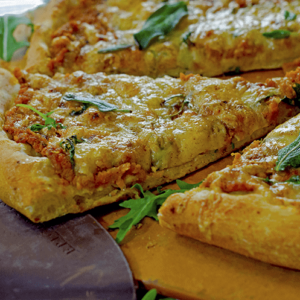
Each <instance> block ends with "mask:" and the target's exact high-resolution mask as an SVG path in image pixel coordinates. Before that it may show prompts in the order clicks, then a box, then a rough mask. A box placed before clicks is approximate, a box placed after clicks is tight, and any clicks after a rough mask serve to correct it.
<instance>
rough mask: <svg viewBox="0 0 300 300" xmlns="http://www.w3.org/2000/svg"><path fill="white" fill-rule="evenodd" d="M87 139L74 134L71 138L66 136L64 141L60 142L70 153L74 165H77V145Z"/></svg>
mask: <svg viewBox="0 0 300 300" xmlns="http://www.w3.org/2000/svg"><path fill="white" fill-rule="evenodd" d="M86 141H87V140H86V139H83V138H81V139H80V140H79V139H78V138H77V135H72V136H71V137H69V138H66V139H65V140H64V141H62V142H60V143H59V145H60V146H61V147H62V148H63V149H64V151H65V152H67V153H69V154H70V161H71V164H72V167H73V168H74V167H75V161H74V155H75V145H76V144H80V143H84V142H86Z"/></svg>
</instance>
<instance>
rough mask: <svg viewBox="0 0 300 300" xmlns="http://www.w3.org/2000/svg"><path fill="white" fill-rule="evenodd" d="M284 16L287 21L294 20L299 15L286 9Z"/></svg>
mask: <svg viewBox="0 0 300 300" xmlns="http://www.w3.org/2000/svg"><path fill="white" fill-rule="evenodd" d="M284 18H285V19H286V20H287V21H294V20H295V19H296V18H297V15H296V14H294V13H293V12H289V11H287V10H286V11H285V12H284Z"/></svg>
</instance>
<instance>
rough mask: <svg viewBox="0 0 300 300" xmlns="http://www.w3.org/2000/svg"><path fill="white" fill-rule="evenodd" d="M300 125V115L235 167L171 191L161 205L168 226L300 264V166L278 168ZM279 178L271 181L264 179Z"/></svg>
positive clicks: (246, 251)
mask: <svg viewBox="0 0 300 300" xmlns="http://www.w3.org/2000/svg"><path fill="white" fill-rule="evenodd" d="M299 130H300V115H298V116H296V117H294V118H292V119H290V120H289V121H287V122H286V123H284V124H283V125H280V126H278V127H277V128H276V129H275V130H273V131H272V132H271V133H269V135H268V136H267V137H266V138H265V139H264V141H263V142H262V143H258V142H254V143H252V144H251V145H250V146H249V147H248V148H246V150H245V151H244V154H243V155H242V156H240V155H239V154H238V155H237V156H236V158H235V160H234V163H233V165H232V166H229V167H227V168H225V169H224V170H221V171H218V172H214V173H212V174H210V175H209V176H208V177H207V178H206V179H205V181H204V182H203V183H202V184H201V185H200V187H199V188H195V189H193V190H191V191H189V192H186V193H185V194H174V195H171V196H170V197H169V198H168V199H167V200H166V202H165V203H164V204H163V206H162V207H161V208H160V210H159V214H158V216H159V222H160V224H161V225H162V226H163V227H166V228H169V229H171V230H173V231H176V232H177V233H179V234H183V235H186V236H189V237H192V238H194V239H197V240H199V241H202V242H205V243H208V244H211V245H215V246H219V247H222V248H225V249H229V250H231V251H234V252H237V253H240V254H242V255H245V256H248V257H252V258H255V259H258V260H261V261H264V262H268V263H271V264H275V265H279V266H283V267H288V268H294V269H300V259H299V253H300V233H299V227H300V219H299V209H300V203H299V187H298V185H297V184H292V183H288V182H285V181H286V180H287V179H289V178H290V177H291V176H292V175H298V174H299V169H288V170H286V171H281V172H275V171H274V167H275V162H276V160H277V153H278V150H279V149H280V148H283V147H284V146H286V145H288V144H290V143H291V142H292V141H293V140H294V139H295V138H296V137H297V136H298V133H299ZM266 177H268V178H269V179H271V180H275V179H276V181H274V184H268V183H266V182H264V181H263V180H262V179H264V178H266Z"/></svg>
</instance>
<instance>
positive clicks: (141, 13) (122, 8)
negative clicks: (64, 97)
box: [26, 0, 300, 77]
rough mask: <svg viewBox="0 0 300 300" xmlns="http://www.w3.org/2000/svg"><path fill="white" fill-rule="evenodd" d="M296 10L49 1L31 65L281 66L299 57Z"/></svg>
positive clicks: (67, 68)
mask: <svg viewBox="0 0 300 300" xmlns="http://www.w3.org/2000/svg"><path fill="white" fill-rule="evenodd" d="M297 15H298V16H297ZM299 15H300V1H278V0H274V1H262V0H261V1H254V0H253V1H241V0H236V1H229V0H227V1H216V0H215V1H204V0H203V1H189V2H188V4H186V3H185V2H184V1H170V2H168V3H162V1H158V0H156V1H155V0H147V1H142V0H131V1H130V2H128V1H127V2H126V1H122V0H108V1H104V0H81V1H71V0H64V1H62V0H51V1H50V3H49V4H48V5H47V6H46V7H45V8H44V10H39V12H38V14H37V16H36V19H35V22H34V23H35V31H34V34H33V36H32V39H31V45H30V48H29V51H28V54H27V65H26V69H27V70H28V71H29V72H31V73H41V74H47V75H50V76H53V75H54V74H55V73H57V72H60V73H72V72H75V71H78V70H81V71H84V72H86V73H89V74H94V73H97V72H105V73H107V74H117V73H124V74H132V75H147V76H151V77H160V76H164V75H170V76H174V77H178V76H179V75H180V72H182V73H185V74H189V73H194V74H201V75H204V76H215V75H219V74H223V73H226V72H240V71H249V70H255V69H270V68H279V67H281V65H282V64H283V63H287V62H290V61H292V60H293V59H295V58H298V57H299V54H300V23H299Z"/></svg>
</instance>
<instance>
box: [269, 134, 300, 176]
mask: <svg viewBox="0 0 300 300" xmlns="http://www.w3.org/2000/svg"><path fill="white" fill-rule="evenodd" d="M288 166H290V167H293V168H297V167H299V166H300V135H299V136H298V137H297V138H296V140H295V141H294V142H292V143H291V144H290V145H288V146H286V147H284V148H282V149H280V150H279V152H278V160H277V162H276V166H275V171H283V170H285V169H286V168H287V167H288Z"/></svg>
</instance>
